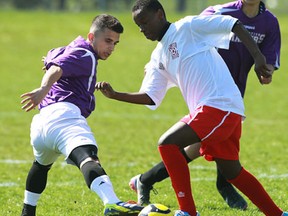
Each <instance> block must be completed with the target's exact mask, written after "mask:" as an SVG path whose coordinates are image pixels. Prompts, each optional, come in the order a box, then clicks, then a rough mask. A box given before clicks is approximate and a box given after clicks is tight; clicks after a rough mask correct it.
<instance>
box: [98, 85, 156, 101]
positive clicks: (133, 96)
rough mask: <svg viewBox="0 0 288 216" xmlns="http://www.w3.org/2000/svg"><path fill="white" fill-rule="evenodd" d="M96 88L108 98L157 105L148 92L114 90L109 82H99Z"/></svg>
mask: <svg viewBox="0 0 288 216" xmlns="http://www.w3.org/2000/svg"><path fill="white" fill-rule="evenodd" d="M95 88H96V90H100V91H101V92H102V94H103V95H105V96H106V97H108V98H111V99H114V100H118V101H123V102H128V103H133V104H142V105H155V103H154V102H153V100H152V99H151V98H150V97H149V96H148V95H147V94H146V93H141V92H135V93H128V92H117V91H114V89H113V88H112V86H111V85H110V84H109V83H108V82H97V83H96V85H95Z"/></svg>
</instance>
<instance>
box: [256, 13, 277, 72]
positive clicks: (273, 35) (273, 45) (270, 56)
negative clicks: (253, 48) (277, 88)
mask: <svg viewBox="0 0 288 216" xmlns="http://www.w3.org/2000/svg"><path fill="white" fill-rule="evenodd" d="M270 21H271V22H270V23H269V24H267V25H268V26H269V32H267V33H266V35H265V38H264V40H263V42H262V43H261V44H260V50H261V52H262V53H263V55H264V56H265V57H266V61H267V63H268V64H271V65H273V66H274V67H275V69H278V68H279V67H280V47H281V36H280V27H279V23H278V21H277V19H276V18H274V19H270Z"/></svg>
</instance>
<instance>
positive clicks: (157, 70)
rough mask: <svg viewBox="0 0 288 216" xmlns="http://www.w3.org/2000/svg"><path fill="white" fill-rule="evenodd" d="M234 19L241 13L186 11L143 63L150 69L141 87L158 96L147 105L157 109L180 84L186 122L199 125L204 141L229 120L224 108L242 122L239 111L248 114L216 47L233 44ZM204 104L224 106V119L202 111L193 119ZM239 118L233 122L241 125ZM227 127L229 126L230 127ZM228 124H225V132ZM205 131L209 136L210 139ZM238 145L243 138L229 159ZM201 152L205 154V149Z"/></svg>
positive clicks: (206, 105)
mask: <svg viewBox="0 0 288 216" xmlns="http://www.w3.org/2000/svg"><path fill="white" fill-rule="evenodd" d="M236 21H237V19H235V18H232V17H230V16H218V15H212V16H187V17H185V18H183V19H181V20H179V21H177V22H175V23H172V24H171V25H170V27H169V29H168V30H167V32H166V33H165V35H164V36H163V38H162V39H161V41H159V43H158V44H157V47H156V48H155V49H154V51H153V53H152V55H151V60H150V62H149V63H148V64H147V65H146V67H145V71H146V75H145V78H144V80H143V82H142V86H141V89H140V92H145V93H146V94H147V95H149V97H150V98H151V99H152V100H153V101H154V103H155V105H154V106H149V108H151V109H156V108H157V107H158V106H159V105H160V104H161V102H162V100H163V98H164V96H165V94H166V92H167V90H168V89H169V88H171V87H174V86H176V87H179V89H180V91H181V93H182V95H183V98H184V100H185V102H186V104H187V106H188V108H189V111H190V116H188V118H190V119H191V122H189V120H187V117H185V122H186V123H187V124H189V125H190V126H191V127H192V128H193V129H194V130H195V131H196V133H197V134H198V136H199V138H200V139H201V140H202V144H203V143H204V144H205V142H206V141H204V139H205V140H207V141H209V140H213V137H212V138H211V136H213V135H214V134H215V135H216V133H215V128H217V129H218V130H219V129H221V127H220V126H225V124H223V122H222V123H221V121H225V120H226V117H225V116H226V114H224V115H223V113H222V112H223V111H224V112H227V113H228V114H229V113H232V114H233V115H235V114H237V116H238V117H239V118H237V121H239V122H240V123H241V116H244V104H243V99H242V97H241V94H240V91H239V90H238V88H237V86H236V84H235V83H234V81H233V79H232V76H231V74H230V72H229V70H228V68H227V66H226V64H225V62H224V61H223V59H222V58H221V56H220V55H219V54H218V52H217V50H216V48H222V49H228V48H229V41H230V40H229V39H230V35H231V30H232V28H233V26H234V24H235V22H236ZM215 47H216V48H215ZM203 106H204V107H211V108H212V109H209V108H208V109H204V110H207V111H206V112H209V113H210V114H211V112H212V113H213V115H217V112H216V113H215V109H214V108H216V111H217V110H218V111H219V112H220V113H219V115H220V116H222V115H223V118H221V119H222V120H219V122H218V123H217V122H216V123H215V122H213V125H212V123H210V122H209V121H207V115H204V116H205V118H201V119H203V120H202V121H203V122H201V124H199V121H198V123H195V122H194V123H193V119H195V117H196V115H197V113H198V111H199V110H201V112H202V111H203V109H202V107H203ZM196 110H198V111H197V112H196ZM204 114H205V113H204ZM213 115H212V116H213ZM224 118H225V119H224ZM204 119H205V121H206V122H204ZM183 121H184V120H183ZM232 121H235V119H234V120H232ZM211 122H212V121H211ZM239 122H237V123H236V125H235V127H238V126H239V125H238V123H239ZM203 126H205V128H204V127H203ZM225 128H226V129H228V130H229V127H225ZM226 129H223V131H222V133H223V134H224V133H225V131H226ZM220 134H221V133H220ZM240 134H241V127H240V131H239V130H238V131H237V137H238V136H239V138H240ZM207 136H210V137H209V139H208V137H207ZM217 136H219V133H218V135H217ZM226 138H227V137H226ZM222 141H225V138H224V140H218V141H216V142H219V143H221V142H222ZM202 147H203V145H202ZM237 149H239V143H236V151H237V152H235V155H234V156H232V158H231V157H229V158H227V159H237V157H238V150H237ZM202 153H203V154H205V149H204V150H203V151H202ZM210 153H211V155H212V157H214V156H219V157H224V158H225V155H223V154H221V155H218V153H217V154H216V155H215V154H214V153H215V152H209V153H208V154H210ZM227 154H229V153H228V152H227Z"/></svg>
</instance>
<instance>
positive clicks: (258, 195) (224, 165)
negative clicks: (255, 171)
mask: <svg viewBox="0 0 288 216" xmlns="http://www.w3.org/2000/svg"><path fill="white" fill-rule="evenodd" d="M215 161H216V163H217V166H218V168H219V169H220V171H221V172H222V173H223V175H224V176H225V178H226V179H228V181H229V182H231V183H232V184H233V185H234V186H235V187H237V188H238V189H239V190H240V191H241V192H242V193H244V194H245V195H246V196H247V197H248V198H249V199H250V200H251V201H252V202H253V203H254V204H255V205H256V206H257V207H258V208H259V209H260V210H261V211H262V212H263V213H264V214H265V215H275V216H281V215H282V213H283V211H282V210H281V209H280V208H279V207H278V206H277V205H276V204H275V203H274V202H273V200H272V199H271V198H270V196H269V195H268V193H267V192H266V191H265V189H264V188H263V186H262V185H261V183H260V182H259V181H258V180H257V179H256V178H255V177H254V176H253V175H252V174H251V173H249V172H248V171H247V170H245V169H244V168H243V167H242V166H241V164H240V162H239V161H238V160H236V161H233V160H223V159H215Z"/></svg>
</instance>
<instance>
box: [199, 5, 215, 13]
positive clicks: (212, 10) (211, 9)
mask: <svg viewBox="0 0 288 216" xmlns="http://www.w3.org/2000/svg"><path fill="white" fill-rule="evenodd" d="M214 13H215V10H214V8H213V6H210V7H208V8H206V9H204V10H203V11H202V12H201V13H200V15H213V14H214Z"/></svg>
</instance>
